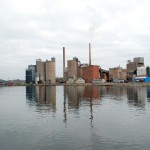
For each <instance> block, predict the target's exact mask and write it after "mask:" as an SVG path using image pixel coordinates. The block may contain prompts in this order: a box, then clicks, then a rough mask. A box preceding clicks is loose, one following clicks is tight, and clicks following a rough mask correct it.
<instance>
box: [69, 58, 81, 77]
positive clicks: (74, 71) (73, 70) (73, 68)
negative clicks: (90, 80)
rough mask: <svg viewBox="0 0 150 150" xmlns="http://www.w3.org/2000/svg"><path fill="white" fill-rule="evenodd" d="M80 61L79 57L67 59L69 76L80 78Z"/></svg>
mask: <svg viewBox="0 0 150 150" xmlns="http://www.w3.org/2000/svg"><path fill="white" fill-rule="evenodd" d="M79 65H80V61H79V60H78V58H77V57H73V60H68V61H67V76H68V78H78V74H79Z"/></svg>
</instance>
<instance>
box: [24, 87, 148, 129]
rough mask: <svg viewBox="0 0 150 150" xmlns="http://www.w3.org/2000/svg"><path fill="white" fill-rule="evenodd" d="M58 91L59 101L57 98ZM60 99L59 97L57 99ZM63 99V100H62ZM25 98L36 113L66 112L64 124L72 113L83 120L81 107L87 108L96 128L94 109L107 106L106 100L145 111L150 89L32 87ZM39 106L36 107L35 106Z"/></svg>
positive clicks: (64, 113) (28, 89)
mask: <svg viewBox="0 0 150 150" xmlns="http://www.w3.org/2000/svg"><path fill="white" fill-rule="evenodd" d="M56 89H57V99H56ZM58 97H60V98H58ZM61 98H62V99H61ZM26 99H27V104H28V106H29V107H31V108H33V106H34V108H36V110H37V111H39V112H42V111H50V112H54V113H56V100H57V107H58V108H60V109H57V111H58V113H59V112H60V111H61V112H62V111H63V115H62V117H63V121H64V123H66V124H67V119H68V118H69V117H70V115H71V114H75V115H77V117H80V113H81V111H80V110H81V109H80V108H81V107H82V108H83V107H84V108H85V110H86V111H87V115H88V117H89V119H90V124H91V126H93V125H92V124H93V119H94V113H93V111H94V108H95V107H97V106H98V105H103V103H104V104H105V101H107V102H109V101H118V102H120V101H125V103H126V101H127V104H128V106H130V107H136V108H138V110H141V109H145V103H146V102H147V101H148V102H150V88H146V87H119V86H63V87H56V86H35V87H34V86H29V87H26ZM35 106H36V107H35ZM60 106H61V107H60Z"/></svg>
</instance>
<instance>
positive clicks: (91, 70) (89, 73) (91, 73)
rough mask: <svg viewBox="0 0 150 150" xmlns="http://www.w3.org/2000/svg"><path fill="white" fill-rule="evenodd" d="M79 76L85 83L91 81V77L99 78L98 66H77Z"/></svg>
mask: <svg viewBox="0 0 150 150" xmlns="http://www.w3.org/2000/svg"><path fill="white" fill-rule="evenodd" d="M79 72H80V77H81V78H83V79H84V80H85V82H87V83H91V82H92V80H93V79H99V76H100V74H99V66H97V65H91V66H86V67H80V68H79Z"/></svg>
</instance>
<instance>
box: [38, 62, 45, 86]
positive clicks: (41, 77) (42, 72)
mask: <svg viewBox="0 0 150 150" xmlns="http://www.w3.org/2000/svg"><path fill="white" fill-rule="evenodd" d="M36 72H37V73H38V74H39V82H41V83H45V62H43V61H41V59H37V60H36Z"/></svg>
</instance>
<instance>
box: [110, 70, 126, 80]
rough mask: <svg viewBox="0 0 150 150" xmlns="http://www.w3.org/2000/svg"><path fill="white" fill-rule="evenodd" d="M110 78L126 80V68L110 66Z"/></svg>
mask: <svg viewBox="0 0 150 150" xmlns="http://www.w3.org/2000/svg"><path fill="white" fill-rule="evenodd" d="M109 80H110V81H114V80H126V69H123V68H121V67H115V68H109Z"/></svg>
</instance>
